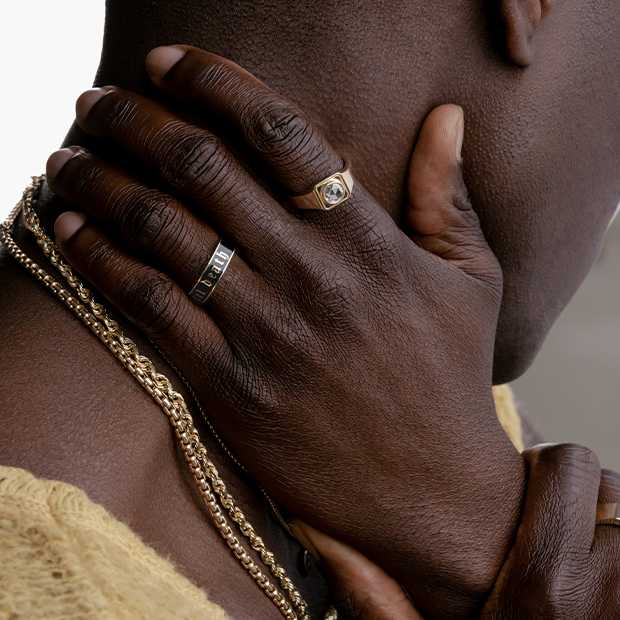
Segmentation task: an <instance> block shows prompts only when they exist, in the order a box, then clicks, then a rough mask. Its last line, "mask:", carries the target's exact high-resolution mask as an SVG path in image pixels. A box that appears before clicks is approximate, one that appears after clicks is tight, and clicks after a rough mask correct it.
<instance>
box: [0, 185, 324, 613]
mask: <svg viewBox="0 0 620 620" xmlns="http://www.w3.org/2000/svg"><path fill="white" fill-rule="evenodd" d="M44 179H45V177H44V176H39V177H33V179H32V185H30V186H29V187H28V188H27V189H26V190H25V192H24V195H23V197H22V199H21V201H20V202H19V203H18V204H17V205H16V206H15V208H14V209H13V211H12V212H11V213H10V215H9V217H8V218H7V220H6V222H5V223H4V224H2V225H0V242H1V243H2V244H3V245H4V246H5V247H6V249H7V250H8V252H9V253H10V254H11V255H12V256H13V258H15V259H16V260H17V261H18V262H19V263H20V264H21V265H22V266H23V267H25V268H26V269H27V270H28V271H29V272H30V273H31V274H32V275H34V276H35V278H37V279H38V280H39V281H40V282H41V283H42V284H43V285H44V286H45V287H46V288H47V289H48V290H49V291H51V292H52V293H53V294H54V295H56V297H58V298H59V299H60V300H61V301H62V302H63V303H64V304H65V305H66V306H67V307H68V308H69V309H70V310H71V311H72V312H73V313H74V314H75V315H76V316H77V317H78V318H79V319H81V321H82V322H83V323H84V324H85V325H86V326H87V327H88V328H89V329H90V330H91V331H92V332H93V333H94V334H95V335H96V336H97V337H98V338H99V339H100V340H101V342H103V344H105V345H106V347H107V348H108V349H109V350H110V351H111V352H112V353H113V354H114V356H115V357H116V358H117V359H118V360H119V361H120V362H121V363H122V364H123V366H124V367H125V368H126V369H127V370H128V371H129V372H130V373H131V374H132V376H133V377H134V378H135V379H136V381H138V383H139V384H140V385H142V387H143V388H144V389H145V390H146V391H147V392H148V393H149V394H150V395H151V396H152V397H153V399H154V400H155V402H156V403H157V404H158V405H159V406H160V407H161V408H162V409H163V411H164V413H165V414H166V416H167V417H168V419H169V420H170V423H171V424H172V427H173V429H174V432H175V434H176V436H177V438H178V439H179V442H180V445H181V449H182V450H183V453H184V455H185V458H186V460H187V463H188V465H189V468H190V471H191V473H192V475H193V478H194V480H195V482H196V484H197V485H198V489H199V491H200V494H201V496H202V498H203V500H204V502H205V504H206V506H207V509H208V512H209V515H210V516H211V519H212V520H213V523H214V525H215V529H216V530H217V531H218V532H219V533H220V535H221V536H222V537H223V538H224V540H225V541H226V544H227V545H228V547H229V548H230V549H231V551H232V553H233V555H234V556H235V557H236V558H237V559H238V560H239V562H240V564H241V565H242V566H243V568H245V569H246V571H247V572H248V574H249V575H250V576H251V577H252V579H254V581H255V582H256V584H257V585H258V586H259V587H260V588H261V589H262V591H263V592H264V593H265V594H266V595H267V597H268V598H269V599H270V600H271V601H272V602H273V604H274V605H275V606H276V607H277V608H278V610H279V611H280V613H281V614H282V615H283V616H284V617H285V618H286V619H287V620H295V619H296V618H299V620H310V617H309V615H308V611H307V605H306V603H305V601H304V600H303V598H302V597H301V594H300V592H299V590H298V589H297V588H296V587H295V585H294V584H293V582H292V581H291V580H290V578H289V577H288V575H287V574H286V572H285V570H284V569H283V568H282V567H281V566H280V565H279V564H278V562H277V561H276V559H275V556H274V555H273V553H271V552H270V551H269V550H268V549H267V548H266V547H265V544H264V543H263V540H262V539H261V537H260V536H258V535H257V534H256V531H255V530H254V528H253V527H252V525H251V524H250V523H249V522H248V520H247V519H246V518H245V516H244V514H243V512H242V511H241V509H240V508H239V507H238V506H237V504H236V502H235V501H234V499H233V497H232V495H231V494H230V493H229V492H228V490H227V489H226V486H225V484H224V482H223V480H222V479H221V478H220V475H219V473H218V471H217V469H216V468H215V465H214V464H213V462H212V461H211V459H210V458H209V456H208V454H207V450H206V448H205V446H204V444H203V443H202V441H201V440H200V436H199V434H198V431H197V430H196V428H195V426H194V421H193V419H192V416H191V414H190V412H189V410H188V408H187V404H186V403H185V400H184V399H183V397H182V396H181V395H180V394H179V393H178V392H176V391H175V390H174V389H173V388H172V385H171V384H170V382H169V381H168V379H167V378H166V377H165V376H164V375H162V374H159V373H157V372H156V371H155V368H154V366H153V364H152V362H151V361H150V360H149V359H148V358H147V357H145V356H143V355H140V353H139V352H138V350H137V348H136V345H135V344H134V343H133V342H132V341H131V340H130V339H129V338H127V337H125V336H124V335H123V333H122V332H121V329H120V327H119V325H118V324H117V323H116V322H115V321H113V320H112V319H111V318H110V317H109V316H108V313H107V311H106V309H105V307H104V306H103V305H101V304H100V303H97V302H96V301H95V299H94V296H93V294H92V293H91V291H90V290H88V289H87V288H86V287H85V286H84V285H83V284H82V282H81V281H80V280H79V278H78V277H77V276H76V275H75V274H74V272H73V270H72V269H71V267H70V266H69V265H68V264H67V263H66V262H65V260H64V258H63V256H62V255H61V254H60V251H59V250H58V247H57V246H56V244H55V243H54V242H53V241H52V240H51V239H50V237H48V236H47V234H46V233H45V231H44V229H43V227H42V226H41V223H40V221H39V217H38V215H37V214H36V212H35V210H34V208H33V206H32V203H33V201H34V200H36V198H37V197H38V194H39V191H40V188H41V185H42V184H43V181H44ZM20 213H23V219H24V224H25V226H26V228H28V230H30V231H31V232H32V233H33V234H34V236H35V239H36V241H37V243H38V245H39V246H40V247H41V249H42V250H43V253H44V255H45V256H46V258H47V259H48V260H49V261H50V263H51V264H52V265H53V266H54V267H56V268H57V269H58V271H59V272H60V273H61V274H62V276H63V277H64V278H65V279H66V280H67V282H68V284H69V286H70V287H71V288H72V289H73V290H74V291H75V294H76V295H77V298H76V297H74V296H73V295H72V294H71V292H69V291H67V290H66V289H64V288H63V287H62V285H61V284H59V283H58V282H57V281H56V280H54V278H53V277H52V276H50V275H49V274H48V273H47V272H46V271H45V270H44V269H42V268H41V267H39V265H37V264H36V263H35V262H34V261H33V260H31V259H30V258H29V257H28V256H27V255H26V254H25V253H24V252H23V251H22V250H21V249H20V248H19V246H18V245H17V244H16V243H15V241H14V239H13V237H12V228H13V225H14V223H15V221H16V219H17V217H18V216H19V214H20ZM175 370H176V369H175ZM177 372H178V371H177ZM181 378H182V379H183V380H184V382H185V384H186V385H187V386H188V387H189V388H190V391H191V393H192V397H193V398H194V399H195V400H196V401H197V398H196V395H195V394H194V391H193V390H192V389H191V387H190V386H189V384H188V383H187V381H185V379H184V378H183V377H182V376H181ZM197 405H198V407H199V408H200V410H201V413H202V414H203V415H204V416H205V418H206V414H205V412H204V411H203V410H202V407H201V406H200V403H198V401H197ZM207 423H208V424H209V426H210V429H211V431H212V432H214V434H215V436H216V437H217V439H218V440H219V441H220V444H221V445H222V446H223V447H224V449H225V450H226V452H227V454H228V455H229V456H230V457H231V458H232V459H233V460H234V461H235V462H236V463H237V464H238V465H239V466H240V467H242V469H244V468H243V466H242V465H241V464H240V463H239V462H238V460H237V459H236V458H235V457H234V455H233V454H232V452H230V450H228V448H227V447H226V446H225V444H224V442H223V441H222V440H221V438H220V437H219V435H217V432H215V429H214V428H213V426H212V424H211V423H210V422H209V421H208V418H207ZM214 491H215V493H214ZM261 491H262V489H261ZM263 493H264V494H265V496H266V497H267V499H268V500H269V502H270V504H271V505H272V508H274V509H275V510H276V513H277V516H278V517H279V518H280V520H281V521H282V522H283V523H285V522H284V520H283V519H282V518H281V516H280V515H279V512H278V511H277V508H276V506H275V505H274V503H273V501H272V500H271V499H270V498H269V497H268V496H267V494H266V493H265V492H264V491H263ZM218 500H219V501H218ZM226 513H228V517H229V518H230V519H231V520H232V521H233V522H234V523H236V524H237V525H238V527H239V531H240V532H241V533H242V534H243V536H245V538H247V540H248V541H249V543H250V546H251V547H252V549H254V550H255V551H256V552H258V553H259V555H260V558H261V561H262V562H263V564H264V565H265V566H267V567H268V568H269V570H270V571H271V574H272V575H273V576H274V578H275V579H277V581H278V583H279V584H280V587H281V588H282V589H283V590H284V591H285V592H286V593H287V597H284V596H283V595H282V593H281V592H280V591H279V590H278V588H277V587H276V586H275V585H274V584H273V583H272V582H271V581H269V579H268V577H267V576H266V575H265V574H264V573H263V572H261V570H260V569H259V567H258V566H257V565H256V563H255V562H254V560H252V558H251V557H250V556H249V554H248V553H247V551H246V549H245V547H244V546H243V544H242V543H241V542H240V541H239V539H238V538H237V536H235V534H234V532H233V529H232V528H231V526H230V525H229V523H228V519H227V518H226ZM287 598H288V600H287ZM325 618H326V620H327V619H328V618H329V619H330V620H333V619H334V618H335V612H334V610H333V608H330V609H329V610H328V612H327V613H326V614H325Z"/></svg>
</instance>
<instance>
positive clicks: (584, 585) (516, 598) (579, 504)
mask: <svg viewBox="0 0 620 620" xmlns="http://www.w3.org/2000/svg"><path fill="white" fill-rule="evenodd" d="M523 454H524V457H525V459H526V461H527V463H528V465H529V469H530V474H529V478H528V491H527V497H526V500H525V506H524V513H523V518H522V523H521V525H520V526H519V530H518V532H517V537H516V540H515V544H514V546H513V548H512V549H511V551H510V555H509V556H508V560H507V561H506V564H505V565H504V566H503V568H502V570H501V573H500V575H499V578H498V580H497V583H496V585H495V588H494V589H493V592H492V594H491V596H490V598H489V601H488V602H487V604H486V605H485V607H484V611H483V613H482V616H481V620H500V619H501V620H539V619H540V620H548V619H556V618H557V619H560V618H561V619H562V620H586V619H590V618H592V619H594V618H596V619H597V620H612V619H613V618H618V617H619V615H620V588H619V587H618V586H619V583H620V529H619V528H618V527H614V526H612V525H598V526H595V519H596V506H597V504H610V503H619V502H620V475H619V474H617V473H615V472H612V471H609V470H602V471H601V468H600V465H599V462H598V459H597V458H596V455H595V454H594V453H593V452H591V451H590V450H588V449H587V448H584V447H582V446H578V445H573V444H560V445H552V444H548V445H541V446H536V447H535V448H532V449H531V450H526V451H525V452H524V453H523Z"/></svg>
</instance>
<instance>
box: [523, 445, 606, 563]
mask: <svg viewBox="0 0 620 620" xmlns="http://www.w3.org/2000/svg"><path fill="white" fill-rule="evenodd" d="M523 456H524V457H525V459H526V461H527V462H528V463H529V467H530V476H529V480H528V492H527V499H526V506H525V510H526V512H528V511H529V513H530V514H531V515H532V517H531V518H530V519H529V520H528V521H527V528H528V533H529V534H528V535H530V536H531V537H532V539H531V542H532V544H536V545H541V544H543V541H544V545H545V547H546V549H547V550H548V552H549V553H550V554H552V555H553V556H554V557H557V558H558V559H559V558H565V557H567V556H569V555H573V556H574V555H575V554H578V553H581V554H582V555H585V557H587V556H588V555H589V553H590V549H591V547H592V540H593V538H594V517H595V515H596V504H597V496H598V489H599V480H600V474H601V468H600V464H599V462H598V459H597V458H596V455H595V454H594V453H593V452H592V451H591V450H588V449H587V448H584V447H583V446H579V445H576V444H557V445H554V444H543V445H542V446H536V447H534V448H531V449H529V450H526V451H525V452H523ZM541 559H542V558H541Z"/></svg>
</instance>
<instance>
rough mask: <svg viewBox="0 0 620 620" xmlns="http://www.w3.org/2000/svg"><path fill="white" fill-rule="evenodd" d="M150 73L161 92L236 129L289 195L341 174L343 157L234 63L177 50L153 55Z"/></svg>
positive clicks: (289, 104)
mask: <svg viewBox="0 0 620 620" xmlns="http://www.w3.org/2000/svg"><path fill="white" fill-rule="evenodd" d="M146 68H147V71H148V72H149V75H150V76H151V79H152V80H153V82H154V83H155V84H156V86H158V87H159V88H160V89H162V90H164V91H166V92H167V93H169V94H170V95H172V96H173V97H175V98H178V99H181V100H183V101H185V102H187V103H190V104H193V105H197V106H199V107H201V108H206V109H208V110H210V111H212V112H215V113H216V114H217V115H219V116H221V117H222V118H224V119H226V120H227V121H228V122H229V123H230V124H231V125H233V126H234V127H235V128H236V129H237V131H238V132H239V133H240V134H241V136H242V138H243V139H244V140H245V141H246V142H247V143H248V145H249V146H250V147H251V148H252V149H253V150H254V151H255V152H256V153H257V154H258V155H259V156H260V157H261V159H262V160H263V161H264V162H265V164H266V165H267V167H268V168H269V170H270V172H271V173H272V174H273V175H274V177H275V178H276V179H277V180H278V182H280V183H281V185H282V186H283V187H284V188H285V189H286V191H287V192H288V193H289V194H290V195H298V194H305V193H307V192H309V191H311V190H312V188H313V187H314V185H315V184H317V183H319V182H320V181H321V180H322V179H325V178H326V177H329V176H331V175H332V174H334V173H336V172H338V171H340V170H341V169H342V167H343V161H342V158H341V156H340V155H339V154H338V153H336V151H335V150H334V149H333V148H332V147H331V145H330V144H329V142H328V141H327V140H326V138H325V137H324V136H323V135H322V134H321V132H320V131H319V130H318V129H317V128H316V127H315V126H314V125H313V123H312V122H310V120H309V119H308V118H307V117H306V115H305V114H304V113H303V112H302V111H301V110H300V109H299V108H298V107H297V106H296V105H295V104H293V103H292V102H291V101H289V100H288V99H286V98H284V97H282V96H281V95H279V94H277V93H276V92H275V91H273V90H271V89H270V88H269V87H267V86H266V85H265V84H263V83H262V82H261V81H260V80H258V79H257V78H255V77H254V76H253V75H251V74H250V73H248V72H247V71H245V70H244V69H242V68H241V67H239V66H238V65H236V64H235V63H233V62H231V61H230V60H226V59H224V58H221V57H220V56H216V55H215V54H210V53H209V52H205V51H202V50H199V49H197V48H195V47H190V46H187V45H175V46H170V47H158V48H156V49H154V50H153V51H152V52H151V53H150V54H149V55H148V56H147V58H146Z"/></svg>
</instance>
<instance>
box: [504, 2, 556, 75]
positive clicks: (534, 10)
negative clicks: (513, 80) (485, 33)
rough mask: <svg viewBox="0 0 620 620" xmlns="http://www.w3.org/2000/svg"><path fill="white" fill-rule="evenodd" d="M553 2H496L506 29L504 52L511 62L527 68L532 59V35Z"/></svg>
mask: <svg viewBox="0 0 620 620" xmlns="http://www.w3.org/2000/svg"><path fill="white" fill-rule="evenodd" d="M552 1H553V0H498V2H499V12H500V15H501V18H502V20H503V22H504V27H505V29H506V52H507V53H508V56H509V58H510V60H512V62H514V63H515V64H516V65H519V66H520V67H527V66H528V65H529V64H530V63H531V62H532V60H533V59H534V34H535V33H536V30H538V27H539V25H540V22H541V21H542V19H543V18H544V17H545V15H546V14H547V13H548V11H549V9H550V8H551V4H552Z"/></svg>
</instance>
